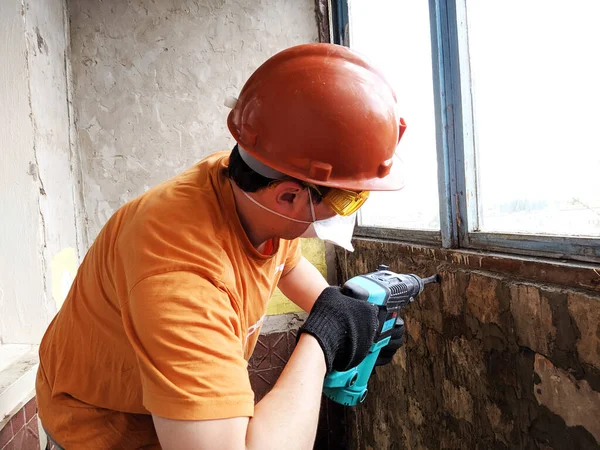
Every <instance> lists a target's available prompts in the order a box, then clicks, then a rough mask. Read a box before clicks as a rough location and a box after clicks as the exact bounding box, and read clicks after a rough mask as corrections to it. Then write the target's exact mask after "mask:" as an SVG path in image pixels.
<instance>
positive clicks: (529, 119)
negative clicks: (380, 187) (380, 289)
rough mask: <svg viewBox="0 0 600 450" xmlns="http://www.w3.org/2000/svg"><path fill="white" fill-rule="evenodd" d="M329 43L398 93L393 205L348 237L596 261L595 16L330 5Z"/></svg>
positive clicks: (539, 8)
mask: <svg viewBox="0 0 600 450" xmlns="http://www.w3.org/2000/svg"><path fill="white" fill-rule="evenodd" d="M332 13H333V18H334V22H333V24H334V36H338V37H339V38H338V40H339V41H341V42H343V43H344V44H346V45H348V44H349V45H350V47H352V48H354V49H356V50H357V51H360V52H362V53H365V54H366V55H367V56H368V57H369V58H370V59H371V60H373V61H374V62H375V64H377V65H378V66H380V67H381V68H382V70H383V71H384V73H386V76H387V77H388V78H389V79H390V81H391V82H392V84H393V85H394V87H395V88H396V90H397V95H398V97H399V101H400V106H401V108H402V114H403V116H404V117H405V119H406V121H407V124H408V129H407V132H406V134H405V137H404V138H403V139H402V142H401V144H400V146H399V149H398V150H399V155H400V156H401V157H402V158H403V159H404V161H405V163H406V165H407V167H408V171H407V173H408V176H407V186H406V188H405V189H404V190H402V191H400V192H398V193H383V194H378V193H374V194H372V198H371V199H370V200H369V201H368V202H367V204H366V205H365V206H364V208H363V211H362V213H361V217H360V221H359V225H360V226H359V228H358V231H357V234H359V235H364V236H385V237H394V238H399V239H403V240H408V239H410V240H415V241H422V242H441V244H442V245H443V246H444V247H447V248H459V247H462V248H472V249H483V250H494V251H502V252H511V253H518V254H528V255H540V256H550V257H560V258H569V259H578V260H584V261H593V262H598V261H600V140H599V139H597V138H596V136H595V135H594V134H595V131H596V129H597V126H598V125H597V124H598V123H600V108H598V105H600V83H599V82H598V80H600V64H598V61H597V60H598V57H597V48H596V47H597V45H596V43H597V42H598V41H599V40H600V31H598V30H599V29H598V27H596V26H595V24H594V18H595V17H598V15H599V14H600V3H599V2H597V1H595V0H587V1H586V0H577V1H573V2H568V3H559V2H546V1H543V0H530V1H528V2H518V1H516V0H510V1H508V2H507V1H500V0H495V1H487V2H481V1H479V0H430V1H429V2H424V1H423V2H421V1H419V2H417V1H413V0H379V1H377V2H373V1H369V0H347V1H346V0H338V1H337V2H336V1H334V2H333V5H332Z"/></svg>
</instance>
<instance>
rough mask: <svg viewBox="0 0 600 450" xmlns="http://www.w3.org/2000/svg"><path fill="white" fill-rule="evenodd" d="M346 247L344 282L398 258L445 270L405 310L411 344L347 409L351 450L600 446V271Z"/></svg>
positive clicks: (401, 247) (384, 246)
mask: <svg viewBox="0 0 600 450" xmlns="http://www.w3.org/2000/svg"><path fill="white" fill-rule="evenodd" d="M355 247H356V250H355V252H354V253H353V254H346V253H344V251H340V250H338V252H337V255H338V258H339V274H338V276H339V277H340V279H342V280H346V279H348V278H349V277H351V276H354V275H357V274H361V273H367V272H370V271H373V270H375V268H376V267H377V265H378V264H389V266H390V268H391V270H394V271H397V272H402V273H416V274H419V275H422V276H426V275H431V274H433V273H440V274H441V276H442V283H441V284H439V285H430V286H427V289H426V290H425V292H424V293H423V294H421V296H420V297H418V298H417V300H416V301H415V302H414V303H413V304H411V305H410V306H409V307H408V308H407V310H406V311H405V312H404V314H403V315H404V318H405V322H406V326H407V331H408V332H407V336H406V344H405V345H404V347H403V348H402V349H401V350H400V351H399V352H398V354H397V355H396V357H395V360H394V362H393V363H392V364H390V365H389V366H385V367H381V368H377V370H376V372H375V374H374V376H373V377H372V379H371V382H370V385H369V395H368V397H367V400H366V402H365V403H364V404H363V405H361V406H359V407H357V408H354V409H353V410H350V409H347V410H344V411H343V414H346V430H345V431H346V440H347V442H345V443H344V444H342V447H340V448H348V449H361V450H363V449H364V450H367V449H369V450H371V449H439V448H444V449H458V448H461V449H463V448H464V449H466V448H485V449H513V448H520V449H556V450H558V449H561V450H562V449H588V448H589V449H597V448H600V443H599V442H600V420H598V418H599V417H600V275H598V272H597V271H594V270H593V269H594V268H593V267H591V266H571V265H569V264H562V263H558V262H542V261H535V260H528V259H524V258H514V257H513V258H507V257H504V256H494V255H485V254H478V253H475V252H459V251H446V250H440V249H434V248H429V247H419V246H411V245H408V244H401V243H390V242H387V243H384V242H379V241H372V240H359V241H356V242H355Z"/></svg>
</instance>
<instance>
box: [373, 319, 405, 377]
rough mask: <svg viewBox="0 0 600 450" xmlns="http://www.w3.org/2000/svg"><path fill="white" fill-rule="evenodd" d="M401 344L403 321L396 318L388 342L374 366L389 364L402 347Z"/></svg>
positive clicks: (402, 341)
mask: <svg viewBox="0 0 600 450" xmlns="http://www.w3.org/2000/svg"><path fill="white" fill-rule="evenodd" d="M402 344H404V320H402V319H400V318H398V319H397V320H396V324H395V325H394V329H393V330H392V335H391V339H390V342H389V343H388V345H386V346H385V347H383V348H382V349H381V351H380V352H379V356H378V357H377V361H375V366H383V365H385V364H388V363H390V362H391V361H392V359H393V358H394V355H395V354H396V352H397V351H398V349H399V348H400V347H402Z"/></svg>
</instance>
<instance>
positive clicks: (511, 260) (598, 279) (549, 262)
mask: <svg viewBox="0 0 600 450" xmlns="http://www.w3.org/2000/svg"><path fill="white" fill-rule="evenodd" d="M354 243H355V244H356V245H355V248H356V250H357V251H360V250H361V249H363V248H366V249H368V248H378V249H379V250H381V251H382V256H383V255H384V254H387V253H385V252H383V250H384V247H382V244H384V245H389V244H394V247H393V248H394V256H400V255H403V256H405V257H408V258H412V259H414V260H415V261H416V260H419V259H420V258H425V259H426V260H428V261H436V262H438V263H441V264H451V265H453V266H462V267H467V268H469V269H472V270H486V271H490V272H496V273H504V274H508V275H511V276H514V277H516V278H521V279H524V280H529V281H535V282H539V283H548V284H555V285H561V286H565V287H573V288H577V289H585V290H591V291H597V290H599V289H600V270H598V266H597V265H595V264H590V263H584V262H579V261H564V260H557V259H550V258H542V257H534V256H519V255H513V254H507V253H497V252H492V251H483V250H469V249H447V248H441V247H440V246H438V245H430V244H417V243H412V242H406V241H399V240H391V239H389V240H388V239H381V238H379V239H378V238H367V237H359V236H357V237H355V238H354ZM336 252H337V256H338V258H340V259H339V260H340V261H344V250H341V249H337V250H336ZM388 257H390V256H389V255H388ZM385 262H386V261H382V264H383V263H385Z"/></svg>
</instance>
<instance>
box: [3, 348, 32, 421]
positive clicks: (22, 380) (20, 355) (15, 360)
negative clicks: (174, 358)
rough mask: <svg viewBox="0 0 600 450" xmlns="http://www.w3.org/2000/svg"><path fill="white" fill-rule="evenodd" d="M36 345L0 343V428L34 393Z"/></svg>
mask: <svg viewBox="0 0 600 450" xmlns="http://www.w3.org/2000/svg"><path fill="white" fill-rule="evenodd" d="M38 366H39V359H38V346H37V345H23V344H3V345H0V430H1V429H2V428H4V426H5V425H6V424H7V423H8V421H9V420H10V418H11V417H12V415H13V414H14V413H16V412H17V411H18V410H19V409H20V408H22V407H23V406H24V405H25V404H26V403H27V402H28V401H29V400H31V398H32V397H33V396H34V395H35V376H36V373H37V368H38Z"/></svg>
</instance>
